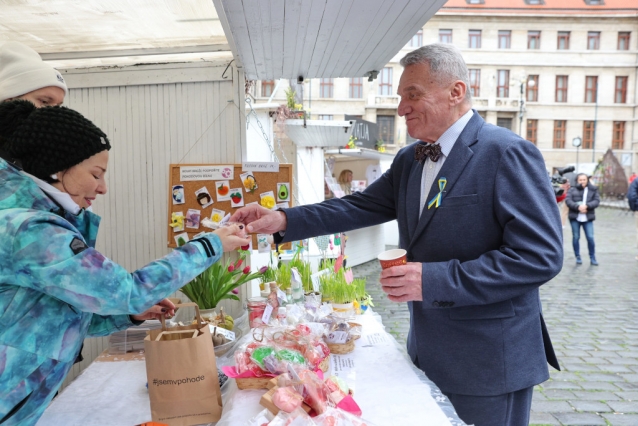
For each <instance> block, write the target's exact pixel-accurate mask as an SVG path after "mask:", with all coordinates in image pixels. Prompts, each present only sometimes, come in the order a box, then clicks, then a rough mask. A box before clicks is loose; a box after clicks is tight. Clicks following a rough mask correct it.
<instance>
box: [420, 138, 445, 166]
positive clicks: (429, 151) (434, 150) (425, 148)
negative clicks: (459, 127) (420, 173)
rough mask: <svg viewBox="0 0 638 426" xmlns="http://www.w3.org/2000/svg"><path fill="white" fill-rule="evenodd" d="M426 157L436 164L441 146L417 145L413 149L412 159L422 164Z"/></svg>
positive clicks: (439, 156) (430, 144)
mask: <svg viewBox="0 0 638 426" xmlns="http://www.w3.org/2000/svg"><path fill="white" fill-rule="evenodd" d="M427 157H430V160H432V161H434V162H437V161H439V158H441V145H436V144H433V143H426V144H419V145H417V146H416V148H414V159H415V160H417V161H418V162H419V163H423V162H424V161H425V159H426V158H427Z"/></svg>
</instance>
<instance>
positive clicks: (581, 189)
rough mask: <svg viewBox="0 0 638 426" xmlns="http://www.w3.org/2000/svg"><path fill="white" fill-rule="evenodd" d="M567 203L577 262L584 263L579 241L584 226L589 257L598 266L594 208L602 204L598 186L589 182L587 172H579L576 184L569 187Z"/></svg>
mask: <svg viewBox="0 0 638 426" xmlns="http://www.w3.org/2000/svg"><path fill="white" fill-rule="evenodd" d="M565 203H566V204H567V207H568V208H569V222H570V223H571V226H572V235H573V239H572V244H573V246H574V256H576V263H577V264H579V265H580V264H581V263H583V260H582V259H581V257H580V243H579V240H580V228H581V227H582V228H583V229H584V231H585V238H587V248H588V250H589V259H590V260H591V264H592V265H594V266H597V265H598V261H597V260H596V244H595V243H594V219H596V214H595V213H594V210H595V209H596V208H597V207H598V205H599V204H600V196H599V195H598V188H597V187H596V186H594V185H592V184H591V183H590V182H589V177H587V175H586V174H585V173H579V174H578V176H576V186H573V187H571V188H570V189H569V192H568V193H567V198H565Z"/></svg>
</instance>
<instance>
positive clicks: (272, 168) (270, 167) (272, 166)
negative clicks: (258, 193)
mask: <svg viewBox="0 0 638 426" xmlns="http://www.w3.org/2000/svg"><path fill="white" fill-rule="evenodd" d="M241 171H242V172H272V173H279V163H265V162H264V163H242V165H241Z"/></svg>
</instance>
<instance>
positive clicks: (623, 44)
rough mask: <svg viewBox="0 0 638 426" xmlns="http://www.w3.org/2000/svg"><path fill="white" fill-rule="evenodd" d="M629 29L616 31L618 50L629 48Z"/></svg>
mask: <svg viewBox="0 0 638 426" xmlns="http://www.w3.org/2000/svg"><path fill="white" fill-rule="evenodd" d="M630 34H631V33H630V32H629V31H620V32H619V33H618V50H629V36H630Z"/></svg>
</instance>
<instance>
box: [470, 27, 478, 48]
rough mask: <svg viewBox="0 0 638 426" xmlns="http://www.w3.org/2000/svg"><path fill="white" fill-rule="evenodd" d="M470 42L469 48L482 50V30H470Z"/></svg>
mask: <svg viewBox="0 0 638 426" xmlns="http://www.w3.org/2000/svg"><path fill="white" fill-rule="evenodd" d="M469 36H470V39H469V42H468V47H469V48H470V49H480V48H481V30H470V32H469Z"/></svg>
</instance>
